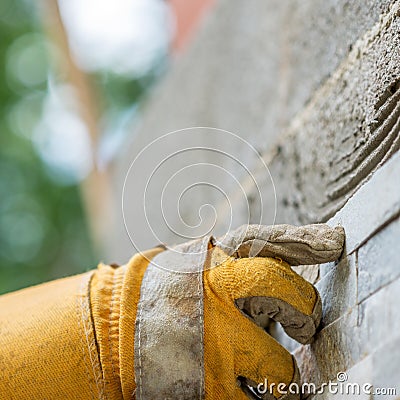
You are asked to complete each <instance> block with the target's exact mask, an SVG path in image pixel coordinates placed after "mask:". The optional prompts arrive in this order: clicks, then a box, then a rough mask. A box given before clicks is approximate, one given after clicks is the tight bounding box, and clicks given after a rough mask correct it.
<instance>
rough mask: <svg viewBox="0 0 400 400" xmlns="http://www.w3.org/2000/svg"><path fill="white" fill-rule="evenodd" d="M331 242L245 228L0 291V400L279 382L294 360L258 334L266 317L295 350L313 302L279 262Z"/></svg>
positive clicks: (332, 249) (169, 394)
mask: <svg viewBox="0 0 400 400" xmlns="http://www.w3.org/2000/svg"><path fill="white" fill-rule="evenodd" d="M243 235H244V236H243ZM246 235H247V236H246ZM343 240H344V234H343V230H342V229H341V228H335V229H332V228H329V227H327V226H325V225H317V226H316V225H314V226H309V228H304V227H301V228H295V227H288V226H277V227H275V228H272V230H271V228H265V227H261V228H257V227H250V228H248V229H247V230H245V232H244V233H243V230H242V231H237V232H236V233H234V234H233V235H231V236H228V237H227V238H224V240H221V241H220V242H219V241H215V240H214V239H212V238H204V239H202V240H198V241H194V242H191V243H187V244H184V245H180V246H176V247H175V248H173V249H168V250H165V249H163V248H156V249H154V250H151V251H149V252H146V253H143V254H138V255H136V256H134V257H133V258H132V259H131V260H130V262H129V263H128V264H126V265H124V266H121V267H111V266H107V265H100V266H99V267H98V268H97V270H95V271H90V272H88V273H85V274H82V275H78V276H74V277H70V278H65V279H61V280H58V281H54V282H49V283H46V284H43V285H39V286H36V287H32V288H28V289H24V290H21V291H18V292H15V293H11V294H7V295H4V296H2V297H0V398H2V399H18V400H24V399H40V400H45V399H48V400H57V399H75V400H80V399H82V400H86V399H107V400H113V399H132V398H137V399H150V400H151V399H164V398H171V399H196V398H198V399H202V398H203V399H233V398H235V399H245V398H247V394H249V393H250V392H251V390H252V389H251V387H253V388H254V387H256V386H257V384H258V383H264V382H265V379H268V381H269V382H270V383H274V382H275V383H276V384H278V383H283V384H284V385H289V384H290V383H291V382H293V381H295V380H297V379H298V378H299V377H298V371H297V367H296V363H295V361H294V359H293V358H292V356H291V355H290V354H289V353H288V352H287V351H286V350H285V349H284V348H283V347H282V346H281V345H280V344H278V342H276V341H275V340H274V339H273V338H272V337H270V336H269V335H268V334H267V333H266V332H265V330H264V329H263V328H264V327H265V325H266V322H267V320H268V319H269V318H272V319H275V320H276V321H278V322H280V323H282V325H283V327H284V329H285V330H286V332H287V333H288V334H289V335H291V336H292V337H293V338H295V339H296V340H298V341H300V342H302V343H305V342H307V341H309V340H310V339H311V337H312V336H313V334H314V333H315V330H316V328H317V326H318V324H319V320H320V318H321V304H320V300H319V296H318V293H317V291H316V290H315V288H314V287H313V286H312V285H311V284H309V283H308V282H306V281H305V280H304V279H303V278H301V277H300V276H299V275H297V274H295V273H294V272H293V271H292V270H291V268H290V266H289V264H287V263H286V262H285V261H283V260H282V258H286V259H288V260H289V261H290V262H291V264H299V263H304V261H305V257H306V261H307V263H310V262H327V261H331V260H334V259H336V258H338V257H339V255H340V253H341V251H342V246H343ZM263 243H264V244H263ZM253 245H254V246H255V247H254V248H255V249H256V250H254V251H257V252H258V253H259V254H260V255H262V257H252V258H249V257H248V256H249V251H250V249H251V248H252V247H253ZM254 248H253V249H254ZM271 249H275V250H271ZM282 249H283V250H282ZM271 251H272V253H271ZM274 251H275V253H274ZM274 254H275V255H276V257H278V258H279V259H277V258H271V256H273V255H274ZM296 254H297V256H296ZM285 255H286V257H285ZM305 255H306V256H305ZM296 257H297V258H296ZM238 384H240V385H241V387H239V386H238ZM246 393H247V394H246ZM272 394H273V395H275V397H280V393H278V392H277V391H276V390H275V389H274V390H273V393H272ZM270 395H271V394H269V396H270ZM265 398H271V397H265Z"/></svg>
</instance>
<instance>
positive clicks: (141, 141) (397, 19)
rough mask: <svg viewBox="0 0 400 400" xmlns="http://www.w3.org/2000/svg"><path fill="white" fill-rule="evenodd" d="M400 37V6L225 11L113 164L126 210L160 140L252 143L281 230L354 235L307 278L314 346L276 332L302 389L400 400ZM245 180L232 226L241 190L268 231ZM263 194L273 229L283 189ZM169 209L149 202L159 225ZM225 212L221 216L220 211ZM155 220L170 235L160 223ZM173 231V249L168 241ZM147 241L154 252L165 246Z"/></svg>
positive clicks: (343, 4)
mask: <svg viewBox="0 0 400 400" xmlns="http://www.w3.org/2000/svg"><path fill="white" fill-rule="evenodd" d="M399 33H400V2H399V1H393V0H382V1H378V0H366V1H345V0H302V1H300V0H298V1H295V0H292V1H285V2H283V1H277V0H268V1H266V0H249V1H246V2H243V1H238V0H219V1H218V2H217V5H216V7H215V9H214V10H213V11H212V12H211V13H210V15H209V16H208V18H207V19H206V21H205V22H204V24H203V26H202V29H201V31H200V32H199V33H198V34H197V36H196V38H195V39H194V41H193V42H192V43H191V45H190V47H189V48H188V49H187V51H186V52H185V53H184V54H183V55H181V56H180V57H179V58H178V59H176V60H175V61H174V62H173V65H172V66H171V68H170V70H169V72H168V74H167V76H166V77H165V79H164V80H163V81H162V82H161V84H160V85H159V86H158V87H157V88H156V89H155V90H154V92H153V93H152V95H151V96H150V97H149V99H148V101H147V103H146V104H145V106H144V116H143V119H142V122H141V125H140V127H139V128H138V129H137V131H136V132H135V135H134V139H133V141H132V144H131V146H130V147H129V148H127V151H126V154H124V155H123V157H121V159H120V163H119V164H118V165H116V166H115V193H116V198H118V200H119V195H120V193H121V188H122V183H123V177H124V176H125V173H126V171H127V169H128V167H129V164H130V162H131V161H132V159H133V158H134V156H135V154H137V153H138V152H139V151H140V149H142V148H143V146H144V145H145V144H147V143H149V142H150V141H151V140H152V139H154V138H157V137H159V136H160V135H162V134H165V133H167V132H169V131H172V130H175V129H181V128H185V127H188V126H213V127H218V128H222V129H226V130H230V131H233V132H235V133H237V134H239V135H240V136H241V137H242V138H244V139H246V140H248V141H249V142H250V143H251V144H252V145H253V146H254V147H255V148H256V149H257V150H258V152H259V153H260V154H261V155H262V157H263V159H264V160H265V162H266V163H267V164H268V166H269V168H270V171H271V173H272V177H273V179H274V182H275V186H276V195H277V206H278V207H277V218H276V221H277V222H285V223H294V224H299V223H308V222H318V221H329V223H332V224H335V223H341V224H342V225H343V226H344V227H345V229H346V232H347V248H346V254H345V255H344V257H343V259H342V260H341V261H340V263H338V264H337V265H322V266H315V267H300V268H298V271H299V272H300V273H302V274H303V275H304V276H305V277H307V279H309V280H310V281H312V282H313V283H316V285H317V287H318V288H319V290H320V292H321V294H322V297H323V301H324V317H323V324H322V328H321V330H320V332H319V333H318V335H317V337H316V340H315V342H314V343H313V344H311V345H307V346H298V345H296V344H294V343H293V342H291V341H290V340H288V339H287V338H285V336H284V335H283V334H282V332H281V331H280V330H279V328H277V329H276V336H277V337H279V339H280V340H282V341H283V342H284V343H285V344H286V345H287V346H288V347H289V348H290V349H291V350H292V351H293V352H294V354H295V356H296V358H297V359H298V362H299V365H300V367H301V371H302V374H303V378H304V380H305V381H308V382H314V383H315V384H316V385H317V386H318V385H321V384H322V383H323V382H327V381H328V380H330V379H332V380H333V379H335V377H336V374H337V373H338V372H340V371H347V373H348V376H349V381H353V382H360V383H365V382H370V383H372V384H374V385H376V386H377V387H383V386H388V387H396V388H397V396H398V398H400V397H399V396H400V329H399V326H398V325H399V318H398V317H397V311H398V306H397V304H396V300H397V293H398V291H399V290H400V279H399V277H400V265H399V261H398V257H397V258H396V253H397V251H398V246H399V234H400V220H399V215H400V178H399V176H400V155H399V154H398V150H399V147H400V35H399ZM200 136H201V134H200ZM204 139H207V140H205V142H206V143H208V144H209V145H210V146H211V147H212V146H216V145H218V143H217V141H216V140H215V139H213V138H208V137H207V138H205V137H204ZM222 144H224V143H222ZM232 146H233V147H232ZM244 147H245V146H244ZM244 147H243V146H241V145H240V144H233V145H231V147H230V151H232V152H234V153H235V154H239V157H241V159H242V160H244V162H245V163H246V165H248V166H249V168H250V169H251V171H252V173H253V175H254V177H256V178H257V179H259V180H261V181H262V179H263V178H264V175H265V170H263V168H262V167H260V165H258V164H257V163H256V162H253V161H254V160H252V157H254V158H256V157H255V156H254V155H253V156H252V155H251V152H250V153H249V152H246V151H245V150H244ZM241 152H242V153H241ZM160 154H161V153H157V152H155V153H152V154H151V157H153V158H154V159H157V158H158V157H159V156H160ZM213 160H214V159H213V158H210V159H208V161H210V162H211V161H213ZM189 161H190V160H189ZM233 168H235V167H233ZM172 170H173V169H172ZM172 170H168V171H167V172H166V174H167V175H168V174H169V173H171V171H172ZM237 177H238V179H241V180H242V185H240V187H238V188H233V189H232V191H231V192H230V196H231V199H232V202H233V209H234V210H235V213H236V215H235V223H236V222H237V223H238V224H239V223H241V222H244V221H242V220H241V214H242V211H241V210H242V208H241V206H239V205H237V206H236V205H235V201H236V200H235V199H237V198H239V197H240V196H239V192H240V191H241V190H242V189H243V188H244V190H245V194H246V196H247V200H248V204H249V205H250V215H245V216H244V217H243V218H244V219H246V218H249V220H250V222H258V221H256V220H255V219H256V218H255V217H254V215H258V213H257V212H255V211H254V208H255V207H256V201H254V199H257V197H258V193H257V192H256V191H255V188H254V186H252V185H249V184H248V178H246V177H244V176H242V174H241V172H240V171H239V170H237ZM138 179H139V178H138ZM246 179H247V180H246ZM222 181H223V178H221V181H220V182H222ZM261 189H262V191H263V193H262V195H263V199H264V203H263V207H264V212H265V213H264V214H265V215H266V219H267V220H268V219H269V218H272V217H271V210H272V209H273V208H274V201H275V200H274V196H273V191H272V190H271V187H270V186H268V185H265V187H261ZM131 190H132V191H134V190H135V189H134V188H132V189H131ZM235 191H236V192H237V193H236V192H235ZM199 196H200V198H201V199H204V200H206V199H207V198H208V197H209V195H208V193H207V195H206V193H205V192H203V195H201V193H200V195H199ZM210 196H211V198H213V197H212V195H210ZM128 197H129V196H128ZM213 199H214V200H216V201H218V198H217V197H215V198H213ZM158 201H159V199H158V198H155V199H153V202H151V204H150V210H152V209H153V208H154V213H156V207H157V202H158ZM118 202H119V201H118ZM221 204H222V203H221ZM221 204H220V207H218V205H217V206H216V208H217V209H221V208H222V209H223V205H222V206H221ZM152 207H153V208H152ZM185 207H186V208H185V209H184V210H183V212H184V213H185V212H186V214H190V213H192V212H193V203H190V202H189V204H187V205H186V206H185ZM137 209H138V207H137V204H132V205H131V207H130V208H129V210H127V213H128V214H129V215H128V218H130V219H131V220H132V221H133V222H134V221H138V223H137V226H138V229H141V222H140V216H138V215H137V211H135V210H137ZM238 210H239V211H238ZM252 211H253V212H252ZM196 213H197V209H196ZM154 215H156V214H154ZM156 220H157V218H156ZM158 222H159V226H160V227H159V229H160V230H162V229H163V228H162V227H161V226H162V225H163V221H162V220H161V219H159V220H158ZM268 222H269V221H268ZM219 224H222V222H218V223H217V226H216V227H215V230H216V231H218V230H221V229H222V225H219ZM120 225H121V227H122V226H123V224H122V223H121V224H120ZM164 233H165V234H166V236H165V237H166V238H167V239H168V230H165V231H164ZM113 238H114V239H115V240H113ZM113 238H110V241H109V243H111V246H110V249H109V254H110V258H111V257H114V258H116V259H118V258H119V261H123V259H124V258H126V257H127V256H128V255H129V254H131V253H132V252H133V249H132V246H131V244H130V242H129V240H128V239H127V237H126V235H125V233H124V232H123V230H122V228H121V231H119V232H113ZM146 240H147V242H146ZM146 240H145V243H143V245H144V246H145V245H148V246H152V245H153V244H154V243H153V242H151V238H150V237H149V238H148V239H146ZM171 240H174V239H172V236H171ZM116 255H118V257H115V256H116ZM331 397H335V396H332V395H330V396H329V395H328V394H324V395H318V396H315V398H318V399H320V398H324V399H325V398H331ZM364 397H365V398H375V397H374V396H364ZM335 398H336V397H335ZM348 398H351V397H348ZM362 398H363V397H362ZM376 398H380V399H382V398H385V396H376ZM387 398H391V399H394V398H396V396H389V397H387Z"/></svg>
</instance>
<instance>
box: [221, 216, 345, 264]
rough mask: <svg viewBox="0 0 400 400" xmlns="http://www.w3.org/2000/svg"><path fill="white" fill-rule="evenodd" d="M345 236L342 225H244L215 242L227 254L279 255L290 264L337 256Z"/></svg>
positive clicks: (314, 262)
mask: <svg viewBox="0 0 400 400" xmlns="http://www.w3.org/2000/svg"><path fill="white" fill-rule="evenodd" d="M344 239H345V234H344V229H343V228H342V227H341V226H336V227H334V228H331V227H330V226H328V225H325V224H313V225H304V226H293V225H272V226H265V225H243V226H241V227H240V228H238V229H236V230H234V231H232V232H229V233H228V234H227V235H226V236H225V237H223V238H219V239H218V240H217V245H218V246H219V247H221V248H222V249H223V250H224V251H225V252H226V253H227V254H229V255H233V254H236V255H237V256H238V257H254V256H259V257H279V258H282V259H283V260H285V261H286V262H288V263H289V264H290V265H307V264H319V263H326V262H329V261H334V260H337V259H338V258H339V257H340V255H341V253H342V251H343V245H344Z"/></svg>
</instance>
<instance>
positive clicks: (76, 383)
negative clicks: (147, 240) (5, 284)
mask: <svg viewBox="0 0 400 400" xmlns="http://www.w3.org/2000/svg"><path fill="white" fill-rule="evenodd" d="M159 251H161V249H156V250H154V251H152V252H149V253H147V255H146V256H144V255H136V256H135V257H133V258H132V260H131V261H130V262H129V263H128V264H127V265H125V266H123V267H118V268H113V267H110V266H107V265H99V267H98V269H97V270H94V271H90V272H87V273H84V274H81V275H77V276H73V277H69V278H64V279H60V280H57V281H53V282H49V283H45V284H42V285H39V286H35V287H31V288H27V289H23V290H20V291H18V292H15V293H10V294H6V295H3V296H1V297H0V398H1V399H18V400H23V399H29V400H31V399H40V400H57V399H63V400H65V399H74V400H92V399H95V400H97V399H107V400H114V399H116V400H118V399H125V398H131V397H132V393H133V392H134V390H135V381H134V371H133V368H132V367H133V362H134V360H133V355H134V351H133V343H134V324H135V319H136V306H137V302H138V300H139V292H140V284H141V279H142V277H143V274H144V271H145V269H146V267H147V265H148V262H149V259H150V258H151V257H152V256H154V255H155V254H156V253H158V252H159Z"/></svg>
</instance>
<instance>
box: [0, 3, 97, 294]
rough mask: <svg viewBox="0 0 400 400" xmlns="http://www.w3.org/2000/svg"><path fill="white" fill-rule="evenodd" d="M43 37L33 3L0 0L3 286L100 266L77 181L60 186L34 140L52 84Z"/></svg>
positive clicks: (0, 267) (0, 271)
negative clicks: (53, 177)
mask: <svg viewBox="0 0 400 400" xmlns="http://www.w3.org/2000/svg"><path fill="white" fill-rule="evenodd" d="M40 37H41V32H40V26H39V25H38V18H37V15H36V14H35V9H34V8H33V4H32V3H29V2H26V1H21V0H18V1H15V0H1V2H0V38H1V39H0V60H1V61H0V293H4V292H8V291H12V290H15V289H19V288H22V287H25V286H28V285H32V284H36V283H40V282H42V281H45V280H49V279H53V278H57V277H62V276H66V275H70V274H73V273H78V272H83V271H84V270H86V269H88V268H90V267H93V266H94V265H95V261H94V254H93V251H92V246H91V243H90V239H89V236H88V229H87V226H86V222H85V217H84V214H83V210H82V203H81V199H80V194H79V188H78V187H77V186H76V185H70V186H59V185H57V183H55V182H54V180H52V179H51V178H50V176H49V175H48V173H47V171H46V167H45V165H44V164H43V163H42V161H41V159H40V158H39V156H38V155H37V154H36V152H35V149H34V147H33V145H32V142H31V140H30V135H31V134H32V131H33V129H34V127H35V124H36V123H37V120H38V118H39V117H40V113H41V104H42V100H43V98H44V96H45V94H46V89H47V87H46V86H47V81H46V76H47V73H48V71H47V69H48V65H49V63H48V62H47V60H46V56H45V54H44V53H43V49H41V48H40V43H39V49H38V46H36V47H35V46H33V45H32V43H33V42H34V41H36V42H37V41H40ZM27 69H30V73H29V75H24V71H26V70H27ZM24 77H26V79H24Z"/></svg>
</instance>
